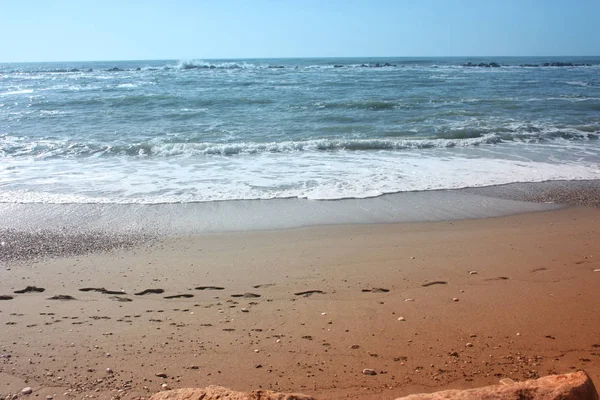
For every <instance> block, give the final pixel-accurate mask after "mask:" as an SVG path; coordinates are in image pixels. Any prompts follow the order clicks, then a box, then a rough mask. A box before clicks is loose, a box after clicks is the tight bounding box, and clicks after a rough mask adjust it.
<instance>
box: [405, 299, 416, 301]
mask: <svg viewBox="0 0 600 400" xmlns="http://www.w3.org/2000/svg"><path fill="white" fill-rule="evenodd" d="M404 301H415V299H404Z"/></svg>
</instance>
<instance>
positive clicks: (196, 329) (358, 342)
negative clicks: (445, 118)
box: [0, 207, 600, 399]
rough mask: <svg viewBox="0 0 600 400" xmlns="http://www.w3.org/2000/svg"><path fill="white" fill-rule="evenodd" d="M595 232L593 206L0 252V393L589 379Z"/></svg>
mask: <svg viewBox="0 0 600 400" xmlns="http://www.w3.org/2000/svg"><path fill="white" fill-rule="evenodd" d="M599 229H600V210H598V209H594V208H582V207H572V208H565V209H560V210H554V211H546V212H536V213H527V214H520V215H513V216H506V217H498V218H485V219H472V220H459V221H445V222H444V221H438V222H422V223H400V224H392V223H390V224H361V225H335V226H313V227H304V228H295V229H285V230H270V231H269V230H265V231H247V232H222V233H212V234H194V235H187V236H178V237H166V238H162V239H161V240H157V239H153V240H147V241H140V242H137V243H129V242H127V241H126V242H125V243H126V244H127V245H124V246H113V247H109V251H102V252H98V251H97V250H98V249H92V250H93V251H92V252H91V253H89V252H85V251H81V252H71V253H68V254H67V255H65V256H64V257H61V256H58V257H56V255H57V254H53V255H54V256H55V257H53V258H48V257H45V256H43V254H37V253H36V256H37V257H38V258H33V257H29V258H21V259H20V260H18V259H15V260H3V264H2V268H1V270H0V295H4V296H8V297H12V299H8V300H2V301H0V327H1V329H2V331H1V332H2V334H1V337H2V340H1V342H0V395H3V396H6V395H8V394H10V393H18V392H20V390H21V389H22V388H23V387H25V386H31V387H32V388H33V389H34V394H33V395H32V396H37V397H39V398H44V397H45V396H47V395H52V396H54V398H56V399H62V398H84V397H85V396H87V398H100V399H112V398H123V399H131V398H138V397H146V396H149V395H150V394H152V393H154V392H157V391H159V390H161V385H162V384H163V383H166V384H167V385H168V386H169V387H171V388H180V387H193V386H206V385H211V384H219V385H224V386H228V387H231V388H233V389H236V390H250V389H257V388H268V389H274V390H280V391H298V392H304V393H307V394H314V395H316V396H317V397H318V398H322V399H342V398H353V399H394V398H395V397H397V396H400V395H405V394H409V393H415V392H423V391H436V390H442V389H446V388H468V387H476V386H481V385H487V384H494V383H497V382H498V381H499V380H500V379H502V378H505V377H510V378H513V379H515V380H524V379H528V378H533V377H537V376H542V375H546V374H549V373H554V372H557V373H561V372H571V371H573V370H577V369H584V370H586V371H587V372H588V373H589V374H590V375H591V377H592V378H593V379H594V380H595V381H596V382H599V381H600V334H599V332H600V322H599V321H598V318H597V316H598V315H600V301H598V300H599V298H598V287H599V286H598V285H599V284H600V272H594V270H596V269H600V253H599V250H600V247H599V245H598V243H600V231H599ZM32 240H33V239H32ZM35 247H36V246H35V245H32V248H35ZM28 286H29V287H30V288H29V289H28V290H25V293H14V292H15V291H23V290H24V289H27V287H28ZM34 287H35V288H37V290H36V289H35V288H34ZM42 288H43V289H44V291H43V292H41V291H39V290H41V289H42ZM81 289H86V290H84V291H81ZM148 289H151V290H150V291H147V290H148ZM158 289H161V290H162V292H161V290H158ZM119 293H121V294H119ZM179 295H182V296H181V297H171V296H179ZM55 296H70V297H72V299H68V297H59V299H52V300H50V299H51V298H53V297H55ZM60 298H63V299H62V300H61V299H60ZM65 298H67V299H65ZM365 368H370V369H374V370H375V371H376V373H377V374H376V375H365V374H363V373H362V371H363V369H365ZM107 369H109V370H107ZM157 375H160V376H157Z"/></svg>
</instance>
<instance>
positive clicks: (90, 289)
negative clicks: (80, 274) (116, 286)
mask: <svg viewBox="0 0 600 400" xmlns="http://www.w3.org/2000/svg"><path fill="white" fill-rule="evenodd" d="M79 291H80V292H99V293H102V294H127V293H125V292H123V291H120V290H107V289H105V288H93V287H88V288H82V289H79Z"/></svg>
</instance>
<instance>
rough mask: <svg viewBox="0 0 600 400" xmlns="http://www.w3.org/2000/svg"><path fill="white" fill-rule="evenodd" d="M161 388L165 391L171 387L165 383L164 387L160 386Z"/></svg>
mask: <svg viewBox="0 0 600 400" xmlns="http://www.w3.org/2000/svg"><path fill="white" fill-rule="evenodd" d="M160 387H161V388H162V389H163V390H169V385H167V384H166V383H163V384H162V385H160Z"/></svg>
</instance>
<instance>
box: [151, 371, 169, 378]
mask: <svg viewBox="0 0 600 400" xmlns="http://www.w3.org/2000/svg"><path fill="white" fill-rule="evenodd" d="M154 376H156V377H158V378H165V379H166V378H167V374H165V373H164V372H159V373H158V374H154Z"/></svg>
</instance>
